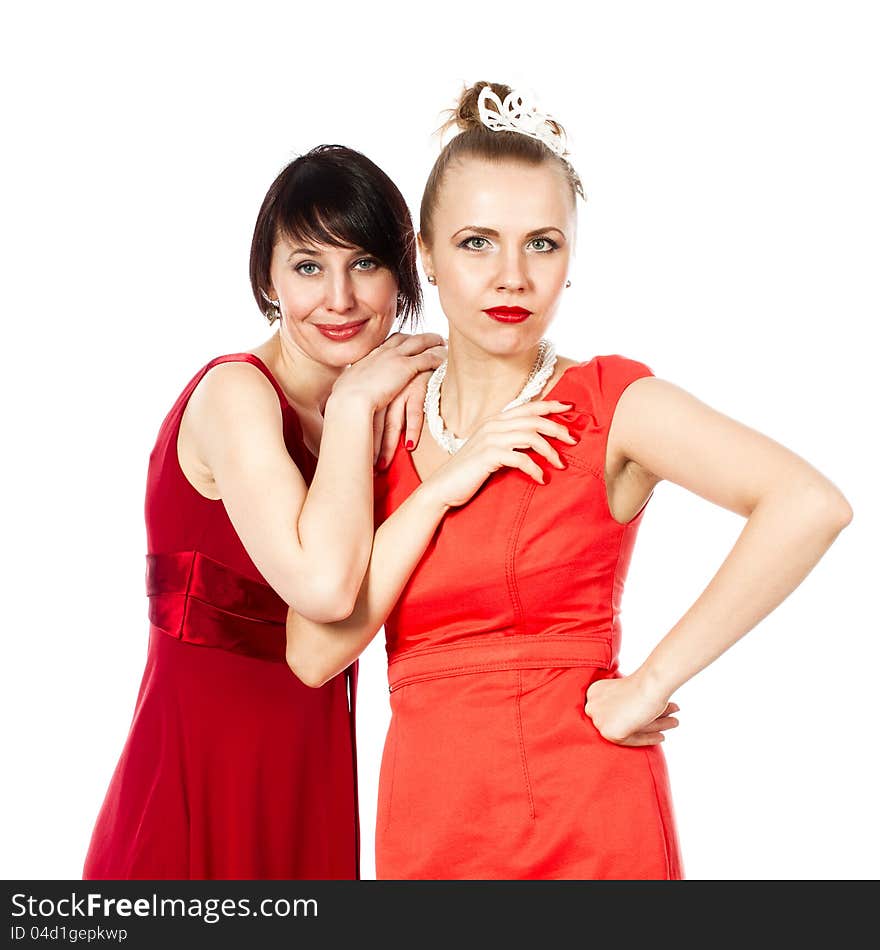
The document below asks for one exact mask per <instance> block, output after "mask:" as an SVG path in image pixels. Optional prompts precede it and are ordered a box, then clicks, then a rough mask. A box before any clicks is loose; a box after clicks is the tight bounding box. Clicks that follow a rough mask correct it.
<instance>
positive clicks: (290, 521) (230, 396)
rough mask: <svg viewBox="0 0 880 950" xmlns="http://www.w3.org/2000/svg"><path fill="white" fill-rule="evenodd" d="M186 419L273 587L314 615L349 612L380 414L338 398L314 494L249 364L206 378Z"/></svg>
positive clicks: (330, 410) (268, 391)
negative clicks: (376, 418) (375, 420)
mask: <svg viewBox="0 0 880 950" xmlns="http://www.w3.org/2000/svg"><path fill="white" fill-rule="evenodd" d="M184 423H185V424H186V425H188V426H189V427H190V432H191V434H192V437H193V444H194V445H195V448H196V451H197V453H198V455H199V457H200V459H202V460H203V462H204V464H205V466H206V468H207V469H208V470H209V471H210V473H211V476H212V477H213V480H214V483H215V485H216V487H217V491H218V492H219V495H220V497H221V499H222V501H223V504H224V506H225V508H226V511H227V513H228V515H229V519H230V521H231V522H232V525H233V527H234V528H235V531H236V533H237V534H238V536H239V538H240V539H241V541H242V544H243V545H244V547H245V550H246V551H247V552H248V554H249V555H250V557H251V559H252V560H253V562H254V564H255V565H256V567H257V569H258V570H259V571H260V573H261V574H262V575H263V576H264V577H265V578H266V581H267V582H268V583H269V584H270V585H271V587H273V588H274V589H275V590H276V591H277V592H278V594H279V595H280V596H281V597H282V598H283V599H284V601H285V602H286V603H288V604H292V605H295V606H296V607H297V609H299V610H302V611H303V612H304V613H306V614H308V615H309V616H314V617H317V618H323V619H337V618H338V617H340V616H344V615H345V612H346V611H347V610H351V607H352V604H353V600H354V596H355V595H356V593H357V589H358V586H359V583H360V580H361V578H362V577H363V572H364V570H365V569H366V565H367V561H368V559H369V554H370V543H371V538H372V534H373V518H372V505H373V501H372V461H373V444H372V443H373V439H372V423H373V409H372V406H371V405H370V403H369V401H368V400H367V399H363V398H360V397H358V396H351V397H349V398H340V399H338V400H337V399H335V398H334V396H333V395H331V397H330V399H329V400H328V402H327V406H326V410H325V416H324V432H323V435H322V439H321V452H320V457H319V459H318V463H317V468H316V471H315V476H314V479H313V480H312V485H311V488H310V489H309V488H307V487H306V484H305V481H304V479H303V477H302V474H301V473H300V471H299V469H298V468H297V467H296V465H295V463H294V462H293V460H292V459H291V457H290V455H289V454H288V452H287V448H286V446H285V444H284V436H283V428H282V416H281V407H280V405H279V403H278V396H277V394H276V392H275V390H274V389H273V387H272V385H271V383H270V382H269V381H268V380H267V379H266V377H265V376H264V375H263V374H262V373H261V372H260V371H259V370H258V369H256V368H255V367H253V366H251V365H250V364H248V363H226V364H222V365H221V366H218V367H215V368H214V369H212V370H211V371H210V372H209V373H207V374H206V376H205V378H204V380H203V381H202V383H201V384H200V385H199V386H198V387H197V389H196V391H195V392H194V393H193V396H192V398H191V399H190V403H189V405H188V406H187V410H186V415H185V417H184Z"/></svg>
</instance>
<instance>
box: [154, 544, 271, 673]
mask: <svg viewBox="0 0 880 950" xmlns="http://www.w3.org/2000/svg"><path fill="white" fill-rule="evenodd" d="M147 597H149V600H150V623H152V624H153V625H154V626H156V627H158V628H159V629H160V630H162V631H163V632H165V633H167V634H169V635H170V636H172V637H175V638H176V639H178V640H183V641H185V642H186V643H194V644H198V645H199V646H207V647H217V648H219V649H221V650H231V651H232V652H233V653H244V654H247V655H248V656H252V657H257V658H259V659H262V660H275V661H284V658H285V647H286V633H285V621H286V619H287V604H286V603H285V602H284V601H283V600H282V599H281V598H280V597H279V596H278V594H276V593H275V591H274V590H273V589H272V588H271V587H270V586H269V585H268V584H266V583H265V582H261V581H255V580H253V579H252V578H250V577H245V576H244V575H243V574H240V573H238V571H235V570H233V569H232V568H231V567H227V566H226V565H225V564H221V563H220V562H219V561H215V560H213V559H212V558H209V557H207V556H206V555H204V554H202V553H201V552H199V551H176V552H174V553H173V554H148V555H147Z"/></svg>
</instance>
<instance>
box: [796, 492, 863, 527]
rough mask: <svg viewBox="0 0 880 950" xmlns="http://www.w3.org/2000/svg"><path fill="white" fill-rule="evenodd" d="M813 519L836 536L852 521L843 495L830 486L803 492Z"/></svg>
mask: <svg viewBox="0 0 880 950" xmlns="http://www.w3.org/2000/svg"><path fill="white" fill-rule="evenodd" d="M805 495H806V498H807V505H808V506H809V510H810V511H811V512H812V514H813V516H814V517H815V519H816V520H817V521H818V522H820V523H821V524H822V525H823V526H824V527H825V528H826V529H827V530H828V531H830V532H832V533H833V534H834V536H837V535H838V534H839V533H840V532H841V531H843V529H844V528H845V527H846V526H847V525H848V524H849V523H850V522H851V521H852V519H853V510H852V506H851V505H850V503H849V502H848V501H847V499H846V498H845V497H844V495H843V494H842V493H841V492H840V491H839V490H838V489H837V488H836V487H835V486H834V485H832V484H830V483H829V484H827V485H813V486H810V487H809V488H808V489H807V490H806V492H805Z"/></svg>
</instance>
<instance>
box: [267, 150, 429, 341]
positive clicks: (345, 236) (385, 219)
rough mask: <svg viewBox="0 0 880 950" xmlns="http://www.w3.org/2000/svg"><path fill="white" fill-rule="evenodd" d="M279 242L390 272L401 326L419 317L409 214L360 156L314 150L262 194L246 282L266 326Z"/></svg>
mask: <svg viewBox="0 0 880 950" xmlns="http://www.w3.org/2000/svg"><path fill="white" fill-rule="evenodd" d="M279 238H285V239H287V240H289V241H292V242H296V243H303V244H307V245H315V246H322V245H323V246H324V247H340V248H352V249H354V248H359V249H362V250H363V251H365V252H366V253H368V254H370V256H371V257H374V258H375V259H376V260H377V261H379V263H380V264H382V266H383V267H387V268H388V269H389V270H390V271H392V272H393V273H394V275H395V278H396V279H397V285H398V298H397V299H398V305H397V316H398V318H399V319H400V320H401V325H403V324H404V323H406V321H408V320H410V319H412V320H415V318H416V317H417V316H418V314H419V311H420V309H421V305H422V289H421V285H420V284H419V275H418V271H417V268H416V241H415V233H414V231H413V225H412V218H411V216H410V213H409V208H407V205H406V201H404V198H403V195H401V193H400V191H399V189H398V188H397V186H396V185H395V184H394V182H393V181H392V180H391V179H390V178H389V177H388V176H387V175H386V174H385V172H383V171H382V169H381V168H379V167H378V165H375V164H374V163H373V162H371V161H370V160H369V159H368V158H367V157H366V156H365V155H362V154H361V153H360V152H357V151H355V150H354V149H351V148H346V147H345V146H343V145H319V146H318V147H317V148H313V149H312V150H311V151H310V152H308V153H306V154H305V155H302V156H300V157H299V158H297V159H294V160H293V161H292V162H290V164H289V165H287V166H286V167H285V168H284V169H282V171H281V172H280V173H279V175H278V177H277V178H276V179H275V181H274V182H272V185H271V186H270V188H269V190H268V192H266V197H265V198H264V199H263V204H262V206H261V208H260V212H259V214H258V215H257V222H256V224H255V225H254V236H253V239H252V241H251V256H250V279H251V289H252V290H253V294H254V300H256V302H257V305H258V306H259V307H260V309H261V310H262V311H263V313H264V314H265V316H266V317H267V319H268V320H269V322H270V323H271V322H272V320H273V319H276V317H277V314H276V313H275V312H274V311H273V310H272V309H271V307H270V308H269V309H268V310H267V309H266V304H265V298H266V289H267V288H268V287H270V286H271V281H270V277H269V268H270V266H271V262H272V253H273V248H274V247H275V245H276V244H277V242H278V240H279Z"/></svg>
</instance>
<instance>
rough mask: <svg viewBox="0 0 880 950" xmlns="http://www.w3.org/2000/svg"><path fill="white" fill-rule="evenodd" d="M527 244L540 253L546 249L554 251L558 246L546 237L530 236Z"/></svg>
mask: <svg viewBox="0 0 880 950" xmlns="http://www.w3.org/2000/svg"><path fill="white" fill-rule="evenodd" d="M529 244H531V245H532V247H533V248H534V249H535V250H536V251H538V252H539V253H540V254H546V253H547V252H548V251H555V250H557V249H558V248H559V245H558V244H557V243H556V242H555V241H553V240H551V239H550V238H548V237H537V238H532V240H531V241H529ZM539 244H540V245H541V246H540V247H538V245H539Z"/></svg>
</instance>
